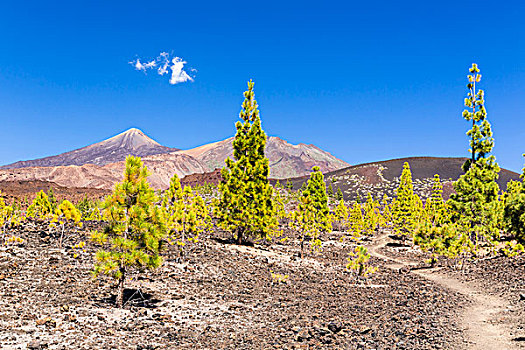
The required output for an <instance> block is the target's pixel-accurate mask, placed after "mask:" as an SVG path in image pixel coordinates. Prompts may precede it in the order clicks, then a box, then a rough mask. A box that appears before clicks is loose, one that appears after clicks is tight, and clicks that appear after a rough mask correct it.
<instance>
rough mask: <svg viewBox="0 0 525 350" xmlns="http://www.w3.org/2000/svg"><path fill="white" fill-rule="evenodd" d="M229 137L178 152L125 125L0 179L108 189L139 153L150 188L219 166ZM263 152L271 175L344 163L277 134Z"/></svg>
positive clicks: (2, 171) (4, 172) (2, 172)
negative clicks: (115, 132) (127, 160)
mask: <svg viewBox="0 0 525 350" xmlns="http://www.w3.org/2000/svg"><path fill="white" fill-rule="evenodd" d="M232 140H233V138H229V139H226V140H224V141H219V142H213V143H210V144H207V145H203V146H200V147H197V148H194V149H190V150H185V151H181V150H178V149H176V148H169V147H165V146H162V145H160V144H158V143H157V142H155V141H153V140H152V139H151V138H149V137H148V136H146V135H145V134H144V133H143V132H142V131H140V130H138V129H129V130H127V131H125V132H123V133H121V134H118V135H116V136H114V137H111V138H109V139H107V140H105V141H102V142H98V143H95V144H93V145H90V146H87V147H83V148H80V149H77V150H74V151H70V152H66V153H63V154H59V155H56V156H52V157H46V158H41V159H35V160H29V161H20V162H16V163H13V164H9V165H5V166H2V167H0V181H48V182H53V183H56V184H58V185H60V186H64V187H85V188H101V189H111V188H112V187H113V185H114V184H115V183H116V182H117V181H119V180H120V179H121V177H122V172H123V170H124V160H125V158H126V157H127V156H128V155H130V154H131V155H134V156H140V157H142V160H143V161H144V164H145V165H147V166H148V169H149V170H150V172H151V176H150V177H149V181H150V183H151V184H152V185H153V187H155V188H158V189H165V188H167V187H168V186H169V179H170V178H171V177H172V176H173V175H174V174H177V175H178V176H179V177H183V176H186V175H191V174H195V175H196V176H197V174H202V173H206V172H212V171H214V170H215V169H216V168H222V167H223V166H224V161H225V159H226V158H227V157H232V155H233V148H232V144H231V143H232ZM266 155H267V156H268V158H269V160H270V176H272V177H276V178H285V177H296V176H302V175H305V174H308V173H309V172H310V170H311V168H312V166H314V165H319V166H320V167H321V169H322V170H323V171H325V172H328V171H333V170H336V169H341V168H344V167H347V166H348V164H347V163H345V162H343V161H342V160H339V159H337V158H336V157H334V156H333V155H331V154H330V153H328V152H325V151H323V150H321V149H320V148H318V147H316V146H314V145H305V144H302V143H301V144H298V145H292V144H290V143H288V142H286V141H284V140H281V139H280V138H278V137H269V138H268V142H267V147H266ZM219 175H220V174H219ZM197 178H198V176H197Z"/></svg>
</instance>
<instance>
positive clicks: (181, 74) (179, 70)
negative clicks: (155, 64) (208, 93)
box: [170, 57, 193, 85]
mask: <svg viewBox="0 0 525 350" xmlns="http://www.w3.org/2000/svg"><path fill="white" fill-rule="evenodd" d="M171 63H173V65H172V66H171V67H170V69H171V78H170V84H171V85H175V84H179V83H184V82H185V81H188V80H189V81H193V78H192V77H190V76H189V75H188V73H186V72H185V71H184V65H185V64H186V63H187V62H186V61H183V60H182V58H180V57H175V58H174V59H172V60H171Z"/></svg>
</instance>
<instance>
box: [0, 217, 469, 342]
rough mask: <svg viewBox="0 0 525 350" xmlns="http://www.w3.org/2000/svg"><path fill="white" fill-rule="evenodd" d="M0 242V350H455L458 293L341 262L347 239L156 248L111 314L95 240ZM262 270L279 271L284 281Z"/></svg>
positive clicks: (32, 234) (28, 229)
mask: <svg viewBox="0 0 525 350" xmlns="http://www.w3.org/2000/svg"><path fill="white" fill-rule="evenodd" d="M13 233H16V234H17V235H20V236H22V238H24V239H25V240H26V241H25V243H24V244H23V245H20V246H8V247H2V248H0V310H2V311H1V312H0V345H1V347H2V348H4V349H25V348H27V347H28V346H29V347H30V348H45V347H47V348H50V349H72V348H75V349H102V348H104V349H109V348H115V349H293V348H295V349H300V348H302V349H440V348H441V349H462V348H466V346H467V345H468V344H467V343H466V342H465V341H464V340H463V339H464V338H465V334H464V333H463V329H462V324H461V322H462V321H461V318H460V317H461V315H463V310H464V309H463V308H464V307H465V306H467V305H470V304H469V303H468V302H467V298H466V296H465V295H463V294H462V293H459V292H457V291H454V290H449V289H447V288H444V287H443V286H441V285H440V284H439V283H434V282H433V281H430V280H428V279H427V278H425V277H422V276H419V275H416V274H412V273H398V272H396V271H394V272H393V271H392V270H391V269H390V268H388V267H387V266H386V264H387V263H385V261H383V260H382V259H379V258H375V257H374V258H372V263H373V264H374V265H377V266H379V267H380V268H379V271H378V272H377V273H376V274H374V275H372V276H371V277H370V278H369V279H368V280H366V281H364V280H359V281H358V280H356V278H355V275H353V274H352V273H350V272H348V271H347V270H346V269H345V264H346V257H347V254H348V252H349V251H350V250H351V249H353V245H352V243H349V242H343V243H341V242H340V241H339V238H340V237H341V233H337V232H334V233H331V234H329V235H324V236H323V237H322V238H323V241H324V242H325V243H324V249H323V251H322V252H321V253H320V254H314V253H311V252H310V253H308V255H307V258H306V259H305V260H303V261H301V260H300V259H298V257H297V256H298V253H299V252H298V249H297V247H298V242H297V241H296V238H295V237H293V236H292V237H291V238H290V239H289V240H288V241H287V242H286V243H285V244H277V243H273V244H256V245H255V246H251V247H250V246H241V247H238V246H236V245H232V244H230V243H228V242H229V241H228V237H227V236H225V235H223V234H222V233H220V232H211V233H208V234H205V235H203V236H202V239H201V240H200V242H198V243H197V244H194V245H191V246H189V247H188V248H189V249H188V252H187V254H186V260H185V261H183V262H179V261H177V260H176V255H177V254H176V253H175V251H174V250H169V251H167V252H166V256H165V262H164V264H163V266H162V267H161V268H160V269H158V270H157V271H155V272H154V273H152V274H148V275H145V274H143V275H140V274H132V275H131V277H130V279H129V280H128V281H127V287H128V288H129V292H128V296H131V295H134V296H133V298H132V299H131V300H129V301H128V302H127V304H126V307H125V308H124V309H122V310H119V309H116V308H115V307H114V304H113V301H112V300H114V295H115V291H114V289H113V288H112V287H113V285H114V283H113V281H111V280H109V279H106V278H101V279H98V280H93V279H92V277H91V274H90V270H91V268H92V254H93V253H94V251H95V247H93V246H91V244H88V245H87V251H86V252H85V253H81V254H80V256H79V257H78V258H74V256H73V254H74V252H73V249H71V248H67V247H70V246H72V245H73V244H75V243H77V242H78V241H80V240H81V239H82V240H85V239H86V238H85V236H83V235H81V234H72V235H70V236H69V237H68V239H67V240H66V248H64V249H58V248H57V240H56V238H55V237H54V236H52V235H51V236H50V235H49V233H48V229H47V228H46V227H43V226H41V225H37V224H33V223H27V224H26V226H25V227H24V228H23V229H22V230H19V231H17V232H13ZM272 272H273V273H277V274H281V275H288V278H287V280H286V282H284V283H280V282H278V281H277V280H276V279H274V278H272Z"/></svg>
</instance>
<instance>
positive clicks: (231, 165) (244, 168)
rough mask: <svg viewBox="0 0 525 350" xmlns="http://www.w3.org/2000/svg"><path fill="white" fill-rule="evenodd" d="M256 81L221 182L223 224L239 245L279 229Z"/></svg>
mask: <svg viewBox="0 0 525 350" xmlns="http://www.w3.org/2000/svg"><path fill="white" fill-rule="evenodd" d="M253 85H254V83H253V82H252V81H251V80H250V82H248V90H247V91H246V92H244V98H245V99H244V102H243V104H242V110H241V113H240V118H241V119H242V122H240V121H239V122H237V124H236V128H237V134H236V135H235V139H234V140H233V158H234V159H233V160H232V159H230V158H228V159H226V167H225V168H223V169H222V171H221V174H222V181H221V183H220V184H219V192H220V199H219V201H218V203H217V205H216V208H217V210H216V215H217V218H218V221H219V225H220V227H222V228H223V229H225V230H227V231H230V232H232V234H233V236H234V237H235V238H236V240H237V243H238V244H242V243H243V242H244V241H245V240H246V239H249V238H252V237H255V238H265V237H267V236H269V235H270V233H271V232H272V231H273V230H274V229H275V227H276V225H277V218H276V215H275V210H274V208H273V206H272V192H273V188H272V186H271V185H270V183H269V182H268V174H269V171H270V167H269V165H268V164H269V163H268V158H266V156H265V154H264V149H265V146H266V134H265V133H264V131H263V130H262V128H261V119H260V117H259V110H258V106H257V102H256V101H255V99H254V92H253Z"/></svg>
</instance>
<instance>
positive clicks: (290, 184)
mask: <svg viewBox="0 0 525 350" xmlns="http://www.w3.org/2000/svg"><path fill="white" fill-rule="evenodd" d="M286 189H287V190H288V191H293V183H292V181H291V180H290V179H288V180H287V181H286Z"/></svg>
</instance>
